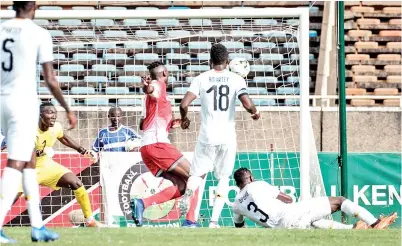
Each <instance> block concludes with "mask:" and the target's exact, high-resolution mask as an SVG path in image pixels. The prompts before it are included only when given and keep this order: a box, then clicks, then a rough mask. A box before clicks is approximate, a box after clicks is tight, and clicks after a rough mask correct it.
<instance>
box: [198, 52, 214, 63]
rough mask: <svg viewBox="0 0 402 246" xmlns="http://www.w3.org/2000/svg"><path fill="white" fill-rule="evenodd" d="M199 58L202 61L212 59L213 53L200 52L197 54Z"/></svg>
mask: <svg viewBox="0 0 402 246" xmlns="http://www.w3.org/2000/svg"><path fill="white" fill-rule="evenodd" d="M197 59H198V60H200V61H206V60H209V59H211V54H209V53H198V54H197Z"/></svg>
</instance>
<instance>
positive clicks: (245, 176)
mask: <svg viewBox="0 0 402 246" xmlns="http://www.w3.org/2000/svg"><path fill="white" fill-rule="evenodd" d="M233 178H234V180H235V182H236V185H237V187H239V188H240V189H242V188H243V187H244V186H246V185H247V184H248V183H251V182H253V181H254V177H253V175H252V174H251V172H250V170H248V169H247V168H245V167H241V168H239V169H237V170H236V172H234V174H233Z"/></svg>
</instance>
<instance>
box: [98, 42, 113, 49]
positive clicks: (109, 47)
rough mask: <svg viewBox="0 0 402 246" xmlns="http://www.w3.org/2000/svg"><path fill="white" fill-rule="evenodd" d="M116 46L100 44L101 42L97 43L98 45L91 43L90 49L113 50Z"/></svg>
mask: <svg viewBox="0 0 402 246" xmlns="http://www.w3.org/2000/svg"><path fill="white" fill-rule="evenodd" d="M116 47H117V46H116V44H115V43H108V42H105V43H102V42H98V43H93V44H92V48H94V49H115V48H116Z"/></svg>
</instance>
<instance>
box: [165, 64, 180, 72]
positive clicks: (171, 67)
mask: <svg viewBox="0 0 402 246" xmlns="http://www.w3.org/2000/svg"><path fill="white" fill-rule="evenodd" d="M165 67H166V68H167V70H168V71H169V73H170V72H179V71H180V69H179V66H177V65H165Z"/></svg>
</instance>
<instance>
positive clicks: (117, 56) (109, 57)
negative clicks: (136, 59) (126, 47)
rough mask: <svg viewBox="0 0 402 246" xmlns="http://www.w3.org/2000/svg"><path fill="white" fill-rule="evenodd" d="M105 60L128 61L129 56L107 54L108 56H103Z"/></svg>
mask: <svg viewBox="0 0 402 246" xmlns="http://www.w3.org/2000/svg"><path fill="white" fill-rule="evenodd" d="M103 59H105V60H126V59H128V56H127V54H119V53H106V54H103Z"/></svg>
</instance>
